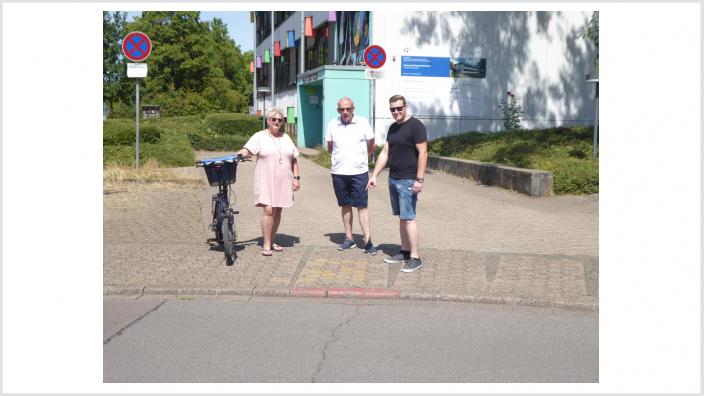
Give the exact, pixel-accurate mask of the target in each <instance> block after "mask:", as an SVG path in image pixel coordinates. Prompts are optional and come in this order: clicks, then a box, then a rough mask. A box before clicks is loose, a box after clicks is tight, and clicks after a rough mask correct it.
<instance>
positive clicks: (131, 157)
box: [103, 134, 195, 166]
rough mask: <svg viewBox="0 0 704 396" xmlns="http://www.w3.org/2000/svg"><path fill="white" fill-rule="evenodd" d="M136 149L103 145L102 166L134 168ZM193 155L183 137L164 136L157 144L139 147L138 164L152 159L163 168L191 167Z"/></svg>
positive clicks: (125, 146) (127, 146) (191, 149)
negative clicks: (111, 165)
mask: <svg viewBox="0 0 704 396" xmlns="http://www.w3.org/2000/svg"><path fill="white" fill-rule="evenodd" d="M135 157H136V147H135V146H129V145H104V146H103V165H108V164H115V165H123V166H127V165H129V166H134V163H135V159H136V158H135ZM194 158H195V153H194V151H193V147H191V144H190V142H189V141H188V139H187V138H186V137H185V136H180V135H178V134H166V135H164V137H163V139H162V141H161V142H160V143H158V144H155V143H145V144H141V143H140V145H139V163H140V164H143V163H145V162H146V161H148V160H150V159H153V160H155V161H156V162H158V163H159V164H160V165H164V166H189V165H193V161H194Z"/></svg>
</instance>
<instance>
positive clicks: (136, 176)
mask: <svg viewBox="0 0 704 396" xmlns="http://www.w3.org/2000/svg"><path fill="white" fill-rule="evenodd" d="M103 182H104V183H105V184H117V183H149V184H157V183H176V184H183V185H202V184H203V180H202V179H201V178H200V177H198V175H195V174H187V173H183V174H180V173H176V172H174V171H172V170H170V169H166V168H164V167H162V166H161V165H160V164H159V163H158V162H157V161H155V160H153V159H150V160H147V161H146V162H145V163H144V164H142V165H140V167H139V169H136V168H135V167H134V166H133V165H132V166H124V165H117V164H111V165H108V166H106V167H105V169H103Z"/></svg>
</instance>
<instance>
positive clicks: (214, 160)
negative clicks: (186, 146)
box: [196, 154, 252, 168]
mask: <svg viewBox="0 0 704 396" xmlns="http://www.w3.org/2000/svg"><path fill="white" fill-rule="evenodd" d="M251 161H252V160H251V159H249V158H244V157H242V155H241V154H237V155H234V156H232V158H225V157H217V158H205V159H202V160H198V161H196V168H199V167H202V166H205V165H206V164H207V165H210V164H216V165H222V164H223V163H225V162H251Z"/></svg>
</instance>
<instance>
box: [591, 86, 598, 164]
mask: <svg viewBox="0 0 704 396" xmlns="http://www.w3.org/2000/svg"><path fill="white" fill-rule="evenodd" d="M595 89H596V95H595V100H594V103H596V109H595V110H594V148H593V149H592V157H593V159H596V139H597V136H598V135H599V82H597V83H596V87H595Z"/></svg>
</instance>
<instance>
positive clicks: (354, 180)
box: [332, 172, 369, 208]
mask: <svg viewBox="0 0 704 396" xmlns="http://www.w3.org/2000/svg"><path fill="white" fill-rule="evenodd" d="M367 182H369V173H366V172H365V173H362V174H359V175H335V174H333V175H332V186H333V188H334V189H335V196H336V197H337V204H338V205H339V206H354V207H355V208H366V207H367V203H368V197H369V194H368V193H367Z"/></svg>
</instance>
